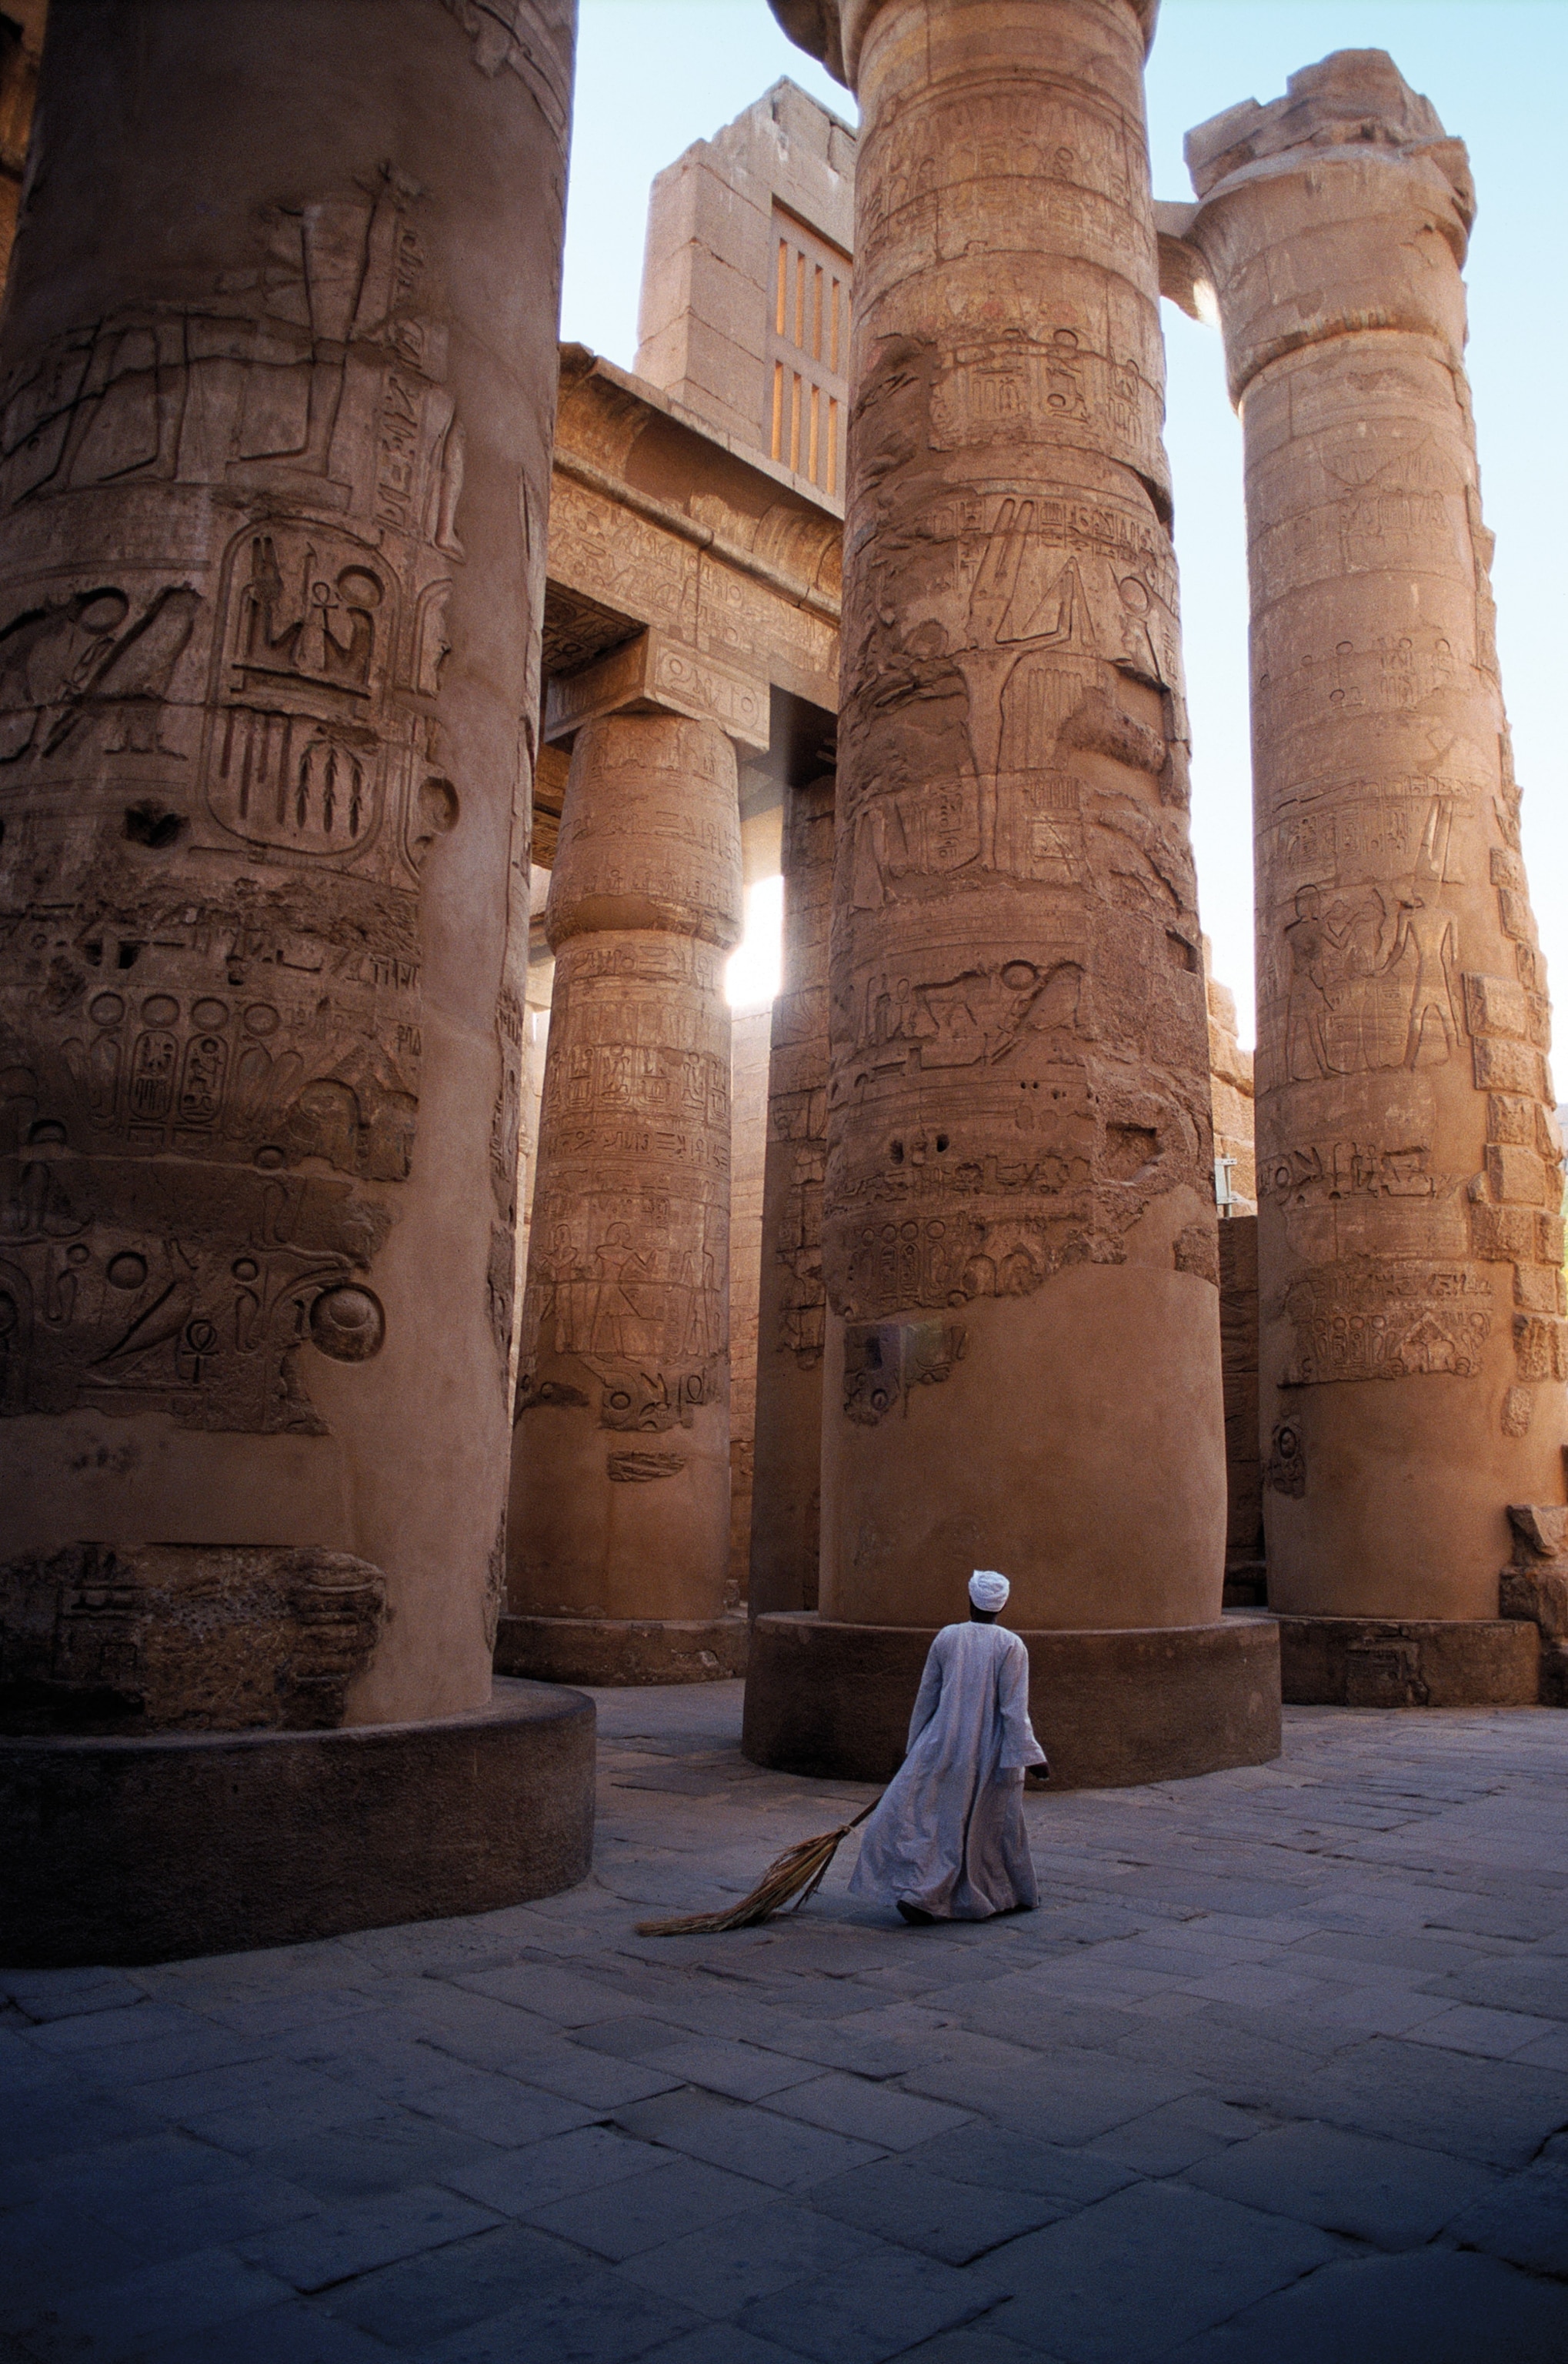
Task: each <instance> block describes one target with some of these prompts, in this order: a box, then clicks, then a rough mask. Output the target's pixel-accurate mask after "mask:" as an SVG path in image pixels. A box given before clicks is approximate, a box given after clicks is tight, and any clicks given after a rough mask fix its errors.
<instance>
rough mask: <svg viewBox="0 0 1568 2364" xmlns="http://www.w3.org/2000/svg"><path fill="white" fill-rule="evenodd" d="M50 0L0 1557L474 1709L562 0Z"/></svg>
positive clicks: (8, 1060) (503, 1301)
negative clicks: (323, 1605)
mask: <svg viewBox="0 0 1568 2364" xmlns="http://www.w3.org/2000/svg"><path fill="white" fill-rule="evenodd" d="M374 17H375V36H374V39H366V23H367V18H366V12H365V10H364V9H363V8H362V7H361V6H358V5H355V0H313V5H312V6H310V8H309V10H308V27H307V29H304V28H302V20H301V14H300V11H299V9H298V8H297V7H295V6H292V5H289V0H247V5H246V6H244V7H240V8H227V7H225V8H214V9H206V8H203V9H195V10H193V9H191V8H189V7H187V6H183V5H182V0H128V5H126V6H120V7H115V8H104V7H101V6H96V5H94V0H55V6H53V7H52V8H51V10H50V28H49V37H48V42H47V45H46V47H47V53H46V57H45V61H44V66H43V81H42V88H41V95H40V100H39V136H38V139H36V140H35V148H34V160H35V164H34V171H33V173H32V177H31V180H30V184H29V195H28V204H27V206H26V208H25V210H24V215H23V219H22V224H21V228H20V230H19V232H18V236H17V247H16V252H15V256H14V260H13V266H12V274H11V284H10V287H9V290H8V293H7V302H6V318H5V326H4V332H3V335H0V378H3V380H4V392H3V402H4V417H5V426H4V429H3V431H0V513H3V515H4V520H5V530H4V563H3V565H0V765H3V771H4V783H5V784H4V786H3V787H0V800H3V802H4V807H5V811H4V820H5V841H4V848H3V856H0V858H3V861H4V864H5V886H4V911H5V918H4V922H3V925H0V1232H4V1250H3V1254H0V1411H4V1413H5V1414H6V1417H5V1418H4V1419H0V1554H3V1555H4V1556H6V1557H14V1556H17V1555H18V1554H22V1553H34V1552H43V1553H50V1552H52V1551H55V1550H57V1549H60V1548H61V1547H62V1546H67V1545H73V1544H75V1543H76V1542H77V1541H78V1539H80V1538H82V1537H83V1536H87V1537H93V1536H106V1537H110V1538H114V1537H119V1536H129V1537H137V1536H148V1535H151V1536H161V1537H166V1538H169V1539H171V1540H173V1541H178V1542H182V1543H201V1544H218V1545H222V1546H231V1545H250V1544H255V1543H256V1542H257V1541H258V1539H260V1540H262V1541H265V1542H266V1543H268V1544H284V1545H301V1546H310V1547H313V1548H316V1547H319V1548H324V1549H331V1550H339V1551H347V1552H350V1553H353V1554H355V1555H356V1556H362V1557H363V1558H365V1559H367V1560H369V1561H370V1562H372V1563H373V1565H374V1566H375V1567H378V1568H380V1569H382V1570H383V1571H384V1575H385V1579H386V1585H387V1594H388V1602H389V1606H390V1607H391V1609H392V1610H393V1611H394V1612H395V1613H394V1614H393V1616H392V1617H391V1618H390V1619H389V1621H388V1623H387V1627H386V1631H385V1634H384V1640H383V1642H382V1644H381V1645H380V1647H379V1648H378V1650H377V1651H376V1653H375V1656H374V1657H373V1661H372V1663H371V1666H370V1667H369V1669H368V1670H367V1671H366V1672H365V1673H364V1674H362V1675H361V1677H360V1678H358V1680H357V1681H356V1682H355V1684H354V1685H353V1688H352V1694H351V1697H350V1701H349V1705H348V1711H347V1712H348V1713H349V1714H350V1716H351V1717H353V1718H355V1719H372V1718H386V1717H396V1716H402V1715H429V1714H432V1713H438V1712H446V1711H457V1710H462V1709H464V1708H467V1707H471V1706H476V1705H478V1704H479V1703H480V1702H481V1701H484V1700H485V1699H487V1698H488V1696H489V1683H490V1667H489V1658H490V1644H491V1641H492V1639H493V1634H494V1622H493V1620H494V1612H495V1607H496V1606H497V1605H498V1604H497V1602H496V1600H495V1597H494V1596H495V1587H496V1583H497V1580H498V1578H499V1575H500V1567H499V1561H498V1540H499V1539H498V1533H497V1529H498V1523H499V1520H500V1515H501V1511H502V1506H503V1500H504V1493H505V1482H506V1450H507V1442H508V1438H507V1404H508V1395H509V1384H510V1370H509V1358H510V1354H511V1344H512V1333H513V1327H514V1297H515V1290H514V1277H515V1270H516V1254H517V1250H516V1243H515V1219H516V1169H517V1130H518V1113H519V1110H518V1077H519V1070H520V1020H521V1009H522V998H523V991H522V978H523V964H524V961H525V959H526V939H527V880H528V868H527V858H526V857H527V842H528V781H529V774H530V770H531V764H532V756H533V752H534V750H533V745H532V721H531V718H532V716H533V715H534V713H535V711H536V708H537V686H538V649H539V639H538V621H539V606H540V600H541V593H542V570H543V559H544V549H545V532H544V522H545V513H546V506H547V500H548V490H549V479H550V424H551V418H552V413H553V407H554V390H555V380H556V369H557V354H556V346H555V341H554V323H555V313H556V307H557V297H558V288H559V269H560V231H561V220H562V199H563V194H564V133H565V122H566V111H567V104H568V99H569V91H570V78H571V62H572V28H573V9H572V7H571V6H570V0H511V5H509V6H508V8H507V10H506V12H505V22H504V23H503V21H502V18H501V17H500V16H499V15H497V13H496V12H495V11H485V10H480V9H476V8H471V7H468V6H466V0H465V5H463V6H457V5H455V0H454V5H453V6H450V7H449V6H436V5H433V0H384V5H383V6H378V7H377V8H376V10H375V11H374Z"/></svg>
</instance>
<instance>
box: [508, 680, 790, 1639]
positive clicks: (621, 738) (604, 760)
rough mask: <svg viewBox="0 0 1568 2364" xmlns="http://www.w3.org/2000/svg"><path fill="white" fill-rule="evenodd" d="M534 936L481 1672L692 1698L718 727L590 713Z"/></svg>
mask: <svg viewBox="0 0 1568 2364" xmlns="http://www.w3.org/2000/svg"><path fill="white" fill-rule="evenodd" d="M612 662H613V661H612ZM546 927H547V931H548V932H549V936H550V944H551V947H552V949H553V950H554V953H555V992H554V997H553V999H552V1001H551V1005H550V1049H549V1054H548V1056H547V1060H546V1065H545V1079H544V1097H543V1101H542V1104H541V1108H540V1113H539V1162H538V1167H537V1176H538V1178H537V1180H536V1182H535V1186H534V1201H533V1220H532V1223H531V1225H530V1238H529V1253H528V1292H527V1296H526V1299H525V1304H524V1316H523V1345H522V1365H521V1370H520V1374H519V1382H518V1410H517V1430H516V1445H515V1454H514V1463H513V1473H514V1474H513V1493H512V1511H511V1524H510V1536H509V1544H508V1559H509V1568H510V1600H509V1608H510V1612H511V1613H510V1614H509V1615H508V1616H507V1617H506V1618H505V1619H504V1620H503V1625H502V1639H501V1655H500V1661H499V1662H500V1663H501V1664H502V1665H503V1666H505V1667H507V1668H508V1669H509V1670H511V1671H515V1672H517V1673H530V1674H539V1675H545V1676H548V1677H550V1678H554V1679H558V1680H573V1679H575V1680H583V1681H588V1680H592V1681H595V1682H680V1681H684V1680H690V1681H703V1680H706V1679H707V1678H711V1677H713V1676H716V1675H721V1674H723V1675H728V1674H732V1673H734V1672H735V1671H736V1670H737V1654H738V1651H739V1650H740V1649H741V1648H743V1646H744V1637H745V1624H744V1621H743V1620H741V1619H740V1618H731V1619H728V1620H726V1619H725V1617H724V1615H723V1603H724V1584H725V1575H726V1569H727V1564H728V1545H729V1033H730V1021H729V1010H728V1004H727V1003H726V1001H725V998H724V962H725V955H726V954H727V953H728V952H729V951H730V950H731V948H732V947H733V945H734V944H735V943H736V942H737V940H738V939H739V936H740V806H739V799H738V792H737V784H736V764H735V751H734V749H733V747H732V746H731V744H730V742H729V740H728V738H727V737H726V735H725V733H724V732H723V731H722V730H719V729H718V727H717V724H715V723H713V722H708V721H702V720H694V719H688V718H684V717H682V716H678V715H673V714H667V713H666V714H658V713H646V712H619V713H616V712H612V713H609V714H606V715H604V716H602V717H600V718H598V719H594V720H592V721H590V722H588V723H586V724H585V725H584V728H583V729H581V730H579V731H578V733H577V737H576V742H575V745H574V747H573V754H572V770H571V774H570V776H569V778H568V782H567V788H566V803H565V808H564V811H563V813H562V825H561V842H560V847H559V850H558V852H557V855H556V862H555V869H554V872H553V875H552V876H551V880H550V903H549V907H548V910H547V914H546Z"/></svg>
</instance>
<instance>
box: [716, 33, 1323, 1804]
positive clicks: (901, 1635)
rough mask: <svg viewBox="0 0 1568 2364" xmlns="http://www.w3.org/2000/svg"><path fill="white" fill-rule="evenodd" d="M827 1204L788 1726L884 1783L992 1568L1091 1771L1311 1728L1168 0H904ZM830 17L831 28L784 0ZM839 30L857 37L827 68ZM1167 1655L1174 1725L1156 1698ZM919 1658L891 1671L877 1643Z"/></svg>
mask: <svg viewBox="0 0 1568 2364" xmlns="http://www.w3.org/2000/svg"><path fill="white" fill-rule="evenodd" d="M816 14H817V19H818V21H820V20H821V19H823V18H826V17H836V18H838V19H839V20H840V21H839V22H838V26H837V32H838V38H839V41H840V48H841V55H842V61H843V65H844V68H845V71H846V72H847V73H848V74H849V76H850V77H851V80H852V82H853V84H854V87H855V89H856V91H857V93H858V95H859V97H860V100H861V106H862V124H863V128H862V134H861V140H860V147H859V153H858V158H857V166H856V208H857V235H856V242H855V258H856V260H855V273H856V278H855V331H854V336H855V348H854V353H853V356H852V374H853V385H854V393H853V409H852V424H851V443H850V465H849V476H848V514H847V523H846V540H845V548H846V580H845V589H844V625H843V697H842V712H841V717H840V733H839V748H840V769H839V791H840V795H839V824H838V860H837V877H836V881H835V890H834V908H833V923H832V949H831V962H830V1000H831V1012H830V1035H831V1053H830V1079H829V1091H828V1161H827V1182H826V1193H825V1205H824V1214H823V1267H824V1272H825V1276H826V1283H827V1295H828V1324H827V1342H826V1354H825V1361H824V1375H823V1464H822V1550H821V1591H820V1610H821V1617H820V1619H819V1620H817V1621H807V1622H800V1621H797V1620H796V1619H795V1618H792V1617H776V1618H764V1619H762V1620H760V1621H759V1623H758V1626H757V1628H756V1634H755V1639H754V1644H753V1658H752V1672H751V1684H750V1689H749V1697H748V1738H747V1745H748V1747H749V1749H750V1750H751V1752H752V1753H753V1754H754V1755H756V1756H758V1757H760V1758H762V1760H763V1761H767V1762H772V1763H795V1764H800V1765H803V1766H804V1765H812V1766H817V1767H829V1766H833V1767H838V1768H839V1769H841V1770H845V1771H848V1770H851V1769H854V1770H862V1771H864V1772H866V1773H873V1772H875V1771H880V1770H882V1769H883V1768H884V1766H885V1765H887V1764H888V1763H889V1762H890V1761H891V1762H893V1763H895V1762H896V1761H897V1756H898V1753H899V1751H900V1749H901V1746H902V1734H901V1733H900V1732H899V1731H898V1729H897V1726H898V1719H899V1716H900V1715H903V1716H906V1715H907V1709H908V1695H909V1690H910V1689H912V1685H913V1680H914V1677H915V1675H916V1674H917V1671H918V1663H919V1657H920V1656H921V1655H923V1649H924V1644H925V1640H926V1639H927V1638H928V1637H929V1634H930V1632H931V1630H932V1629H933V1628H934V1627H935V1626H937V1625H939V1624H940V1623H942V1622H946V1620H948V1619H949V1618H951V1617H953V1616H962V1614H963V1613H964V1607H965V1602H964V1590H963V1587H964V1583H965V1580H966V1578H967V1577H968V1574H969V1571H970V1569H971V1568H972V1567H973V1566H975V1565H976V1564H979V1565H983V1566H993V1567H1001V1568H1004V1569H1006V1572H1007V1573H1008V1575H1009V1576H1010V1577H1011V1578H1013V1583H1014V1590H1013V1597H1012V1602H1011V1604H1010V1617H1011V1620H1012V1622H1016V1623H1017V1624H1018V1626H1019V1627H1020V1628H1023V1629H1025V1630H1027V1631H1028V1632H1029V1637H1030V1649H1031V1653H1032V1654H1033V1656H1034V1659H1035V1665H1036V1674H1037V1680H1038V1681H1039V1682H1040V1685H1041V1687H1042V1689H1045V1688H1049V1689H1050V1691H1051V1695H1052V1707H1051V1711H1050V1712H1049V1714H1048V1729H1049V1728H1051V1727H1052V1726H1053V1727H1054V1730H1055V1732H1056V1733H1057V1734H1062V1733H1064V1731H1065V1728H1066V1727H1067V1726H1068V1725H1070V1724H1072V1723H1073V1721H1074V1717H1075V1715H1076V1713H1077V1711H1076V1710H1075V1709H1073V1708H1070V1707H1069V1706H1067V1705H1066V1704H1065V1701H1063V1703H1062V1704H1060V1705H1059V1704H1057V1701H1058V1699H1059V1698H1061V1696H1062V1694H1064V1693H1067V1692H1071V1693H1072V1696H1073V1698H1074V1699H1075V1700H1076V1701H1078V1702H1079V1703H1080V1704H1081V1706H1082V1708H1083V1711H1084V1713H1083V1722H1082V1724H1081V1726H1080V1727H1079V1728H1077V1729H1074V1730H1073V1731H1072V1732H1071V1733H1070V1734H1068V1736H1067V1737H1066V1739H1065V1742H1064V1745H1063V1746H1062V1748H1061V1750H1060V1751H1059V1750H1058V1749H1057V1748H1056V1747H1055V1746H1054V1745H1053V1750H1052V1754H1053V1761H1055V1759H1056V1757H1057V1756H1058V1755H1059V1754H1060V1756H1061V1758H1062V1769H1063V1776H1064V1778H1065V1779H1069V1780H1073V1779H1124V1780H1125V1779H1143V1778H1149V1777H1151V1776H1154V1775H1157V1774H1162V1773H1167V1772H1171V1771H1173V1770H1176V1769H1192V1768H1194V1767H1196V1766H1197V1765H1199V1764H1202V1765H1218V1764H1224V1763H1234V1762H1238V1761H1247V1760H1250V1759H1254V1758H1258V1757H1261V1756H1266V1755H1268V1754H1271V1753H1273V1749H1274V1748H1275V1747H1276V1746H1277V1725H1276V1723H1275V1722H1274V1718H1273V1709H1272V1706H1271V1704H1270V1702H1269V1701H1268V1699H1267V1696H1266V1692H1267V1678H1266V1677H1265V1678H1263V1679H1262V1681H1260V1680H1259V1679H1258V1678H1257V1676H1256V1673H1255V1670H1254V1671H1252V1672H1250V1671H1249V1660H1248V1653H1249V1651H1252V1652H1255V1653H1256V1654H1258V1656H1260V1657H1262V1656H1265V1655H1266V1654H1267V1653H1268V1652H1269V1650H1270V1649H1271V1647H1272V1635H1270V1634H1264V1633H1263V1632H1262V1629H1260V1628H1255V1627H1242V1626H1236V1625H1232V1626H1228V1627H1223V1626H1221V1624H1220V1623H1219V1622H1218V1621H1219V1612H1220V1591H1221V1584H1222V1577H1223V1558H1224V1536H1225V1465H1224V1429H1223V1416H1222V1409H1221V1400H1220V1367H1219V1325H1218V1251H1217V1245H1216V1238H1215V1209H1214V1191H1213V1169H1212V1162H1211V1123H1210V1113H1209V1084H1208V1055H1207V1017H1206V1009H1205V998H1204V979H1203V960H1202V952H1201V938H1200V932H1199V928H1198V920H1197V911H1196V904H1195V885H1194V877H1193V866H1192V854H1191V850H1190V845H1189V842H1188V834H1187V821H1186V811H1185V807H1186V798H1187V749H1186V743H1185V741H1186V723H1185V715H1184V706H1183V699H1182V689H1181V663H1180V636H1179V627H1178V623H1177V615H1176V579H1175V568H1174V564H1173V558H1172V552H1171V543H1170V534H1169V521H1170V514H1171V504H1170V496H1169V491H1168V480H1167V471H1166V464H1165V459H1164V454H1163V452H1162V446H1161V441H1160V425H1161V408H1162V383H1163V355H1162V345H1161V339H1160V328H1159V318H1158V305H1159V280H1158V271H1157V263H1156V252H1155V234H1154V225H1153V217H1152V212H1151V200H1150V195H1149V181H1148V161H1147V153H1146V145H1145V135H1144V127H1143V97H1142V79H1141V67H1142V56H1143V50H1144V46H1145V35H1146V32H1147V30H1148V29H1149V26H1150V23H1151V17H1152V9H1151V7H1141V8H1140V7H1138V6H1133V5H1130V0H880V5H868V0H857V4H856V5H854V6H846V7H844V8H843V9H841V10H834V9H831V8H826V7H819V8H818V9H817V12H816ZM786 21H787V16H786ZM827 49H828V42H827V41H823V42H822V43H821V44H820V51H826V50H827ZM1140 1665H1144V1666H1146V1667H1148V1668H1150V1669H1152V1668H1154V1667H1158V1669H1159V1674H1158V1682H1159V1684H1160V1686H1161V1689H1162V1695H1163V1698H1164V1701H1165V1706H1164V1709H1163V1711H1162V1714H1161V1716H1160V1717H1159V1718H1158V1719H1157V1723H1156V1724H1151V1723H1149V1722H1148V1721H1147V1720H1146V1719H1145V1717H1144V1716H1143V1715H1142V1714H1141V1713H1140V1712H1139V1710H1138V1708H1137V1707H1135V1706H1134V1705H1133V1704H1132V1702H1133V1701H1134V1699H1135V1698H1136V1697H1137V1696H1138V1693H1139V1686H1140V1675H1139V1673H1138V1668H1139V1667H1140ZM879 1669H880V1671H878V1670H879Z"/></svg>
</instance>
